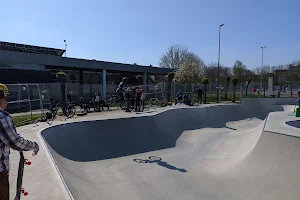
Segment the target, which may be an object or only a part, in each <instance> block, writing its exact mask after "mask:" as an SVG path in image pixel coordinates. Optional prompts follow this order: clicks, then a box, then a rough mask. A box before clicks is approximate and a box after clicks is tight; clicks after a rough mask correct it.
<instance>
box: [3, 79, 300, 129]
mask: <svg viewBox="0 0 300 200" xmlns="http://www.w3.org/2000/svg"><path fill="white" fill-rule="evenodd" d="M290 85H291V86H292V87H291V86H289V87H287V88H285V90H284V91H281V93H280V97H281V98H284V97H293V98H296V97H297V92H298V91H299V90H300V82H293V83H290ZM7 86H8V88H9V91H10V95H9V97H8V99H7V100H8V107H7V111H8V112H10V113H11V114H12V116H13V117H14V119H16V122H17V123H16V124H17V125H22V124H27V123H30V122H32V121H34V120H35V119H37V118H40V117H41V116H44V109H45V108H47V106H49V103H50V102H51V101H61V90H60V84H59V83H43V84H9V85H7ZM255 86H256V87H257V89H258V91H259V92H254V91H253V88H254V87H255ZM143 87H144V91H145V95H144V97H145V101H146V102H149V100H150V99H158V100H159V101H163V102H166V101H167V100H168V97H170V100H171V101H174V100H175V96H176V94H177V92H178V91H179V90H181V91H182V92H190V93H193V92H194V91H195V90H196V89H197V88H198V87H201V88H202V90H203V91H204V88H205V86H204V85H201V84H176V83H158V84H152V85H144V86H143ZM259 87H260V83H255V82H252V83H251V84H250V85H249V87H248V90H247V97H250V98H251V97H270V96H271V95H272V96H273V97H274V96H275V97H277V96H278V94H277V91H278V90H277V89H278V87H277V86H274V87H273V90H272V91H271V92H268V91H267V90H268V87H267V86H265V92H264V91H261V90H260V88H259ZM107 88H110V89H107V91H108V92H107V94H108V95H116V93H115V90H116V88H117V86H116V85H108V86H107ZM226 88H227V90H226ZM80 91H82V92H80ZM226 91H227V98H225V96H226V95H225V94H226ZM69 92H71V97H72V99H71V100H72V101H73V102H75V103H78V101H79V98H80V97H81V96H82V97H83V98H84V100H85V101H87V102H88V101H89V100H90V99H91V98H92V97H94V96H95V95H94V94H95V93H98V94H101V92H102V84H90V85H80V84H78V83H67V84H66V100H67V94H68V93H69ZM217 92H218V89H217V84H216V83H210V84H208V85H207V86H206V94H207V102H217ZM196 96H197V95H196V94H193V98H196ZM219 96H220V99H221V102H222V101H232V99H233V85H232V84H231V83H230V85H229V86H225V85H222V88H221V91H220V95H219ZM203 97H204V95H203ZM243 97H246V84H238V85H237V86H236V101H239V100H240V99H241V98H243ZM203 101H204V100H202V102H203Z"/></svg>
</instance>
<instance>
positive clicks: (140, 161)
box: [133, 158, 149, 163]
mask: <svg viewBox="0 0 300 200" xmlns="http://www.w3.org/2000/svg"><path fill="white" fill-rule="evenodd" d="M133 161H134V162H137V163H148V162H149V161H148V160H143V159H138V158H136V159H133Z"/></svg>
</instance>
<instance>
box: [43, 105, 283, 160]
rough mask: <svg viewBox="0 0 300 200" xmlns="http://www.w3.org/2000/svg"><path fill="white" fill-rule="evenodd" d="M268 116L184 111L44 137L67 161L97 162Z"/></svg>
mask: <svg viewBox="0 0 300 200" xmlns="http://www.w3.org/2000/svg"><path fill="white" fill-rule="evenodd" d="M276 108H277V107H276ZM278 109H279V110H280V108H277V109H276V110H278ZM268 112H269V108H261V109H260V110H250V109H249V110H246V109H243V108H242V106H240V105H222V106H212V107H208V108H203V109H184V108H183V109H175V110H169V111H166V112H163V113H160V114H158V115H156V116H148V117H134V118H124V119H112V120H100V121H85V122H77V123H70V124H65V125H60V126H55V127H52V128H49V129H46V130H45V131H43V132H42V136H43V137H44V138H45V140H46V141H47V143H48V145H49V146H50V147H51V148H52V149H53V150H55V151H56V152H57V153H58V154H60V155H61V156H63V157H65V158H67V159H70V160H74V161H80V162H86V161H96V160H103V159H110V158H116V157H120V156H127V155H132V154H138V153H144V152H148V151H154V150H160V149H166V148H171V147H175V143H176V141H177V139H178V138H179V136H180V135H181V134H182V133H183V131H186V130H195V129H201V128H206V127H210V128H223V127H226V123H227V122H231V121H237V120H241V119H247V118H253V117H257V118H259V119H261V120H263V119H264V118H265V117H266V116H267V114H268ZM72 146H74V147H76V148H71V147H72ZM95 152H100V153H95Z"/></svg>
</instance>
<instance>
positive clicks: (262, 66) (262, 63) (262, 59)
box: [260, 46, 266, 89]
mask: <svg viewBox="0 0 300 200" xmlns="http://www.w3.org/2000/svg"><path fill="white" fill-rule="evenodd" d="M260 48H261V72H260V89H262V88H263V68H264V48H266V46H263V47H260Z"/></svg>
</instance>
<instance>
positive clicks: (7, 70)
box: [0, 42, 171, 96]
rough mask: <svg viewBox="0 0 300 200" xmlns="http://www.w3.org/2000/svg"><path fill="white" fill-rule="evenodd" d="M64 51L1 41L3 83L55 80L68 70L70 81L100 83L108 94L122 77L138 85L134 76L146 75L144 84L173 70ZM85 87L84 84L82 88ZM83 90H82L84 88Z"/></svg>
mask: <svg viewBox="0 0 300 200" xmlns="http://www.w3.org/2000/svg"><path fill="white" fill-rule="evenodd" d="M64 53H65V50H63V49H55V48H47V47H39V46H32V45H24V44H16V43H9V42H0V82H1V83H6V84H15V83H56V82H58V80H57V79H56V76H55V75H56V73H57V72H58V71H64V72H66V73H67V83H74V84H75V83H77V84H80V85H92V84H98V85H101V87H102V88H101V92H102V94H103V95H104V96H105V95H106V94H107V92H108V93H112V92H113V91H110V90H112V89H109V88H115V87H108V86H109V85H110V86H116V85H118V84H119V82H120V81H121V80H122V78H123V77H125V76H126V77H128V78H129V84H136V79H135V77H136V76H137V75H143V79H144V80H143V82H144V83H143V84H145V85H147V84H151V83H155V82H157V80H158V79H159V77H161V76H165V75H166V74H167V73H168V72H170V71H171V70H170V69H164V68H158V67H152V66H151V65H150V66H141V65H137V64H123V63H114V62H104V61H98V60H87V59H78V58H68V57H64V56H63V54H64ZM81 90H84V87H81ZM81 93H82V91H81Z"/></svg>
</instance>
